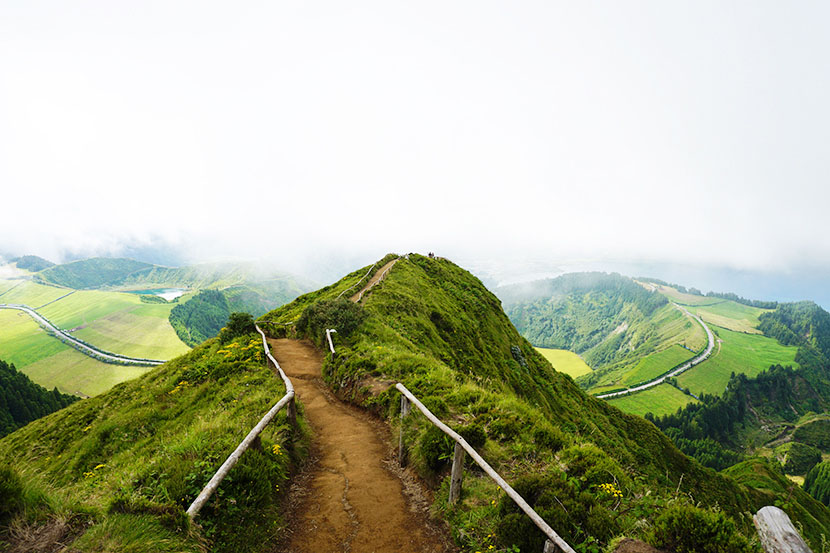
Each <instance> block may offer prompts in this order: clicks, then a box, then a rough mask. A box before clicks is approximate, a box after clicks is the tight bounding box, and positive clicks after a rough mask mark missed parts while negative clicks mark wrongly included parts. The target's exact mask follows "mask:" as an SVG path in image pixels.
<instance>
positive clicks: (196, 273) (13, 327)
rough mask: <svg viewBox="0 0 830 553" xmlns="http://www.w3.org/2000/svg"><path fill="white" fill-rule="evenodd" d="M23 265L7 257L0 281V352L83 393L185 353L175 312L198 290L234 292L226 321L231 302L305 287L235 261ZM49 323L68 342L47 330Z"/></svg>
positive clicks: (254, 305)
mask: <svg viewBox="0 0 830 553" xmlns="http://www.w3.org/2000/svg"><path fill="white" fill-rule="evenodd" d="M21 259H22V258H21ZM23 265H24V267H29V268H37V269H39V271H37V272H32V271H29V270H27V269H26V268H21V267H19V266H16V264H15V263H11V264H9V265H6V266H5V267H4V268H5V271H4V274H5V275H6V276H7V278H3V279H0V304H2V305H4V306H6V308H5V309H0V322H2V323H3V324H2V325H0V359H3V360H5V361H7V362H9V363H13V364H14V365H15V366H16V367H17V368H18V369H19V370H21V371H23V372H24V373H25V374H27V375H28V376H30V377H31V378H32V379H33V380H34V381H35V382H37V383H38V384H41V385H42V386H44V387H46V388H47V389H52V388H53V387H58V389H59V390H61V391H62V392H65V393H71V394H78V395H81V396H93V395H96V394H99V393H101V392H103V391H106V390H108V389H109V388H111V387H112V386H114V385H115V384H118V383H120V382H124V381H126V380H129V379H132V378H135V377H137V376H139V375H141V374H144V373H145V372H147V365H148V364H154V363H152V362H150V363H147V362H146V361H143V360H151V361H153V360H161V361H163V360H167V359H172V358H174V357H176V356H178V355H181V354H183V353H186V352H187V351H189V350H190V347H191V346H190V345H188V344H187V343H185V342H184V341H183V340H182V337H181V336H180V335H179V334H180V332H182V331H185V329H184V327H180V329H179V331H177V330H176V328H175V327H174V326H173V324H172V323H171V313H172V312H173V310H174V309H175V308H176V307H177V306H180V305H183V304H186V303H188V302H189V301H190V300H191V299H192V298H193V297H194V296H195V295H197V292H198V290H200V289H202V287H204V288H205V289H217V288H221V289H222V290H223V292H222V294H223V296H225V297H227V298H229V299H228V303H227V307H226V311H225V312H224V314H223V318H222V319H221V320H222V322H223V321H224V320H226V319H227V316H228V314H229V313H230V311H231V309H235V310H247V311H251V312H253V313H262V312H264V311H265V309H267V308H269V307H273V306H275V305H278V302H279V301H281V300H282V301H285V299H288V298H291V297H294V296H296V295H297V294H299V293H300V290H302V287H301V285H299V284H297V282H296V281H294V280H293V279H291V278H290V277H287V276H286V277H282V278H280V277H277V278H274V277H273V276H271V277H268V276H267V275H264V276H263V277H256V278H262V280H252V278H253V277H252V275H253V273H251V271H250V269H249V268H246V267H242V266H237V265H205V266H197V267H185V268H180V269H173V268H161V267H156V266H153V265H150V264H147V263H141V262H136V261H133V260H119V259H101V258H96V259H90V260H83V261H76V262H72V263H68V264H65V265H53V264H51V263H49V262H47V261H45V260H41V259H39V258H34V256H29V258H28V259H26V261H25V262H24V263H23ZM72 286H76V287H77V288H73V287H72ZM142 292H144V293H142ZM165 294H166V295H168V296H169V297H171V300H167V299H165V298H164V297H163V295H165ZM292 294H293V296H292ZM283 298H284V299H283ZM10 306H15V307H14V309H17V312H16V313H14V312H11V311H9V307H10ZM21 310H22V311H21ZM24 312H25V313H26V314H24ZM30 317H33V318H34V319H35V320H37V321H39V323H38V322H35V321H34V320H32V319H31V318H30ZM26 318H30V319H29V321H26V320H25V319H26ZM50 325H54V326H53V331H52V332H53V333H56V334H59V335H61V336H62V340H63V342H62V341H61V340H59V339H57V338H56V337H54V336H52V335H50V334H49V333H48V332H46V331H44V330H43V328H42V327H46V328H49V327H50ZM185 326H186V325H185ZM220 327H221V325H220V326H219V327H216V328H215V330H214V331H213V332H218V330H219V328H220ZM200 341H201V340H200ZM64 342H67V343H64ZM197 343H198V342H197ZM156 364H157V363H156Z"/></svg>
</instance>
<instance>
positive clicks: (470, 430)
mask: <svg viewBox="0 0 830 553" xmlns="http://www.w3.org/2000/svg"><path fill="white" fill-rule="evenodd" d="M456 432H458V433H459V434H461V437H462V438H464V439H465V440H467V443H468V444H470V446H472V448H473V449H480V448H481V447H482V446H483V445H484V443H485V442H486V441H487V433H486V432H485V431H484V428H482V427H481V425H480V424H475V423H473V424H468V425H466V426H462V427H460V428H458V429H456Z"/></svg>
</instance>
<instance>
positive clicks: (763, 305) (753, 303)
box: [706, 292, 778, 309]
mask: <svg viewBox="0 0 830 553" xmlns="http://www.w3.org/2000/svg"><path fill="white" fill-rule="evenodd" d="M706 297H708V298H721V299H724V300H730V301H734V302H735V303H740V304H743V305H748V306H750V307H758V308H760V309H775V308H776V307H778V302H777V301H764V300H748V299H746V298H743V297H741V296H739V295H738V294H733V293H732V292H708V293H707V294H706Z"/></svg>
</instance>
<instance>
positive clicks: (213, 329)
mask: <svg viewBox="0 0 830 553" xmlns="http://www.w3.org/2000/svg"><path fill="white" fill-rule="evenodd" d="M230 314H231V311H230V309H229V307H228V300H227V299H225V295H224V294H222V292H220V291H218V290H202V291H201V292H199V293H198V294H196V295H195V296H193V297H192V298H191V299H190V300H188V301H187V302H186V303H183V304H181V305H177V306H175V307H174V308H173V309H172V311H170V324H172V325H173V328H174V329H175V330H176V334H178V335H179V338H181V339H182V341H183V342H184V343H186V344H187V345H189V346H197V345H199V344H201V343H202V342H204V341H205V340H207V339H208V338H212V337H214V336H216V335H217V334H219V331H220V330H222V327H223V326H224V325H225V321H227V320H228V316H230Z"/></svg>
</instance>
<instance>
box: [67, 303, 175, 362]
mask: <svg viewBox="0 0 830 553" xmlns="http://www.w3.org/2000/svg"><path fill="white" fill-rule="evenodd" d="M137 311H138V310H128V311H120V312H117V313H113V314H111V315H107V316H104V317H101V318H99V319H96V320H94V321H93V322H91V323H89V324H88V325H85V326H84V327H83V328H81V329H80V330H77V331H75V332H73V333H72V334H73V335H74V336H77V337H78V338H80V339H82V340H84V341H86V342H89V343H90V344H95V345H96V346H98V347H100V348H103V349H105V350H107V351H114V352H118V353H120V354H122V355H129V356H131V357H145V358H149V359H162V360H169V359H172V358H174V357H176V356H178V355H181V354H183V353H187V351H188V350H189V349H190V348H189V347H187V345H186V344H185V343H184V342H182V341H181V340H180V339H179V337H178V336H177V335H176V332H175V331H174V330H173V327H172V326H170V321H168V320H167V318H166V317H165V318H162V317H153V316H147V315H142V314H137Z"/></svg>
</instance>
